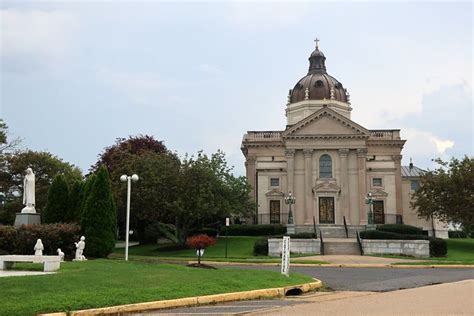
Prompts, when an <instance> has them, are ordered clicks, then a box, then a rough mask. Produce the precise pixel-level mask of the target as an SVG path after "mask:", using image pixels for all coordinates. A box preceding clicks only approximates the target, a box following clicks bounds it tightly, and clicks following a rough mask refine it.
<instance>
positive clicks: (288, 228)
mask: <svg viewBox="0 0 474 316" xmlns="http://www.w3.org/2000/svg"><path fill="white" fill-rule="evenodd" d="M295 232H296V230H295V225H294V224H287V225H286V233H287V234H288V235H293V234H294V233H295Z"/></svg>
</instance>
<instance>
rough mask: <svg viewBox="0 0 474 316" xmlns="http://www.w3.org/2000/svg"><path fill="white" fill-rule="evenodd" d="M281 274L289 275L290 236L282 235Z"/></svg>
mask: <svg viewBox="0 0 474 316" xmlns="http://www.w3.org/2000/svg"><path fill="white" fill-rule="evenodd" d="M281 274H284V275H286V276H290V237H289V236H284V237H283V245H282V249H281Z"/></svg>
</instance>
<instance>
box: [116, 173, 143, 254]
mask: <svg viewBox="0 0 474 316" xmlns="http://www.w3.org/2000/svg"><path fill="white" fill-rule="evenodd" d="M138 179H139V178H138V176H137V175H136V174H134V175H132V176H127V175H126V174H124V175H122V176H121V177H120V181H122V182H127V224H126V228H125V261H128V237H129V235H130V195H131V193H132V181H133V182H137V181H138Z"/></svg>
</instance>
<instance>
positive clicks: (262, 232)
mask: <svg viewBox="0 0 474 316" xmlns="http://www.w3.org/2000/svg"><path fill="white" fill-rule="evenodd" d="M227 229H228V230H227V232H228V235H229V236H270V235H282V234H285V233H286V227H285V226H283V225H230V226H229V227H228V228H227ZM220 234H221V235H224V234H225V227H221V230H220Z"/></svg>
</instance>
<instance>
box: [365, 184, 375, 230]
mask: <svg viewBox="0 0 474 316" xmlns="http://www.w3.org/2000/svg"><path fill="white" fill-rule="evenodd" d="M365 204H368V205H369V211H368V212H367V224H369V225H373V224H374V211H373V205H374V199H373V198H372V193H371V192H369V193H367V197H366V198H365Z"/></svg>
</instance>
